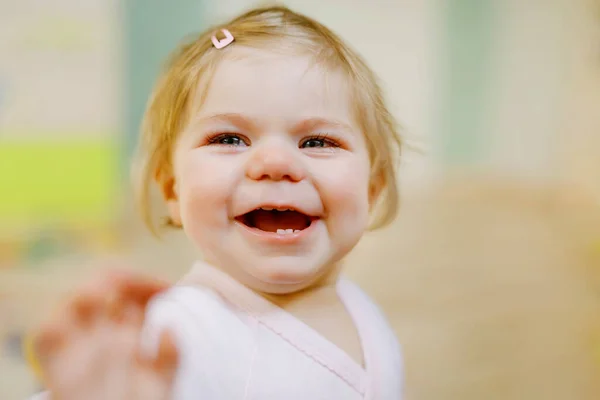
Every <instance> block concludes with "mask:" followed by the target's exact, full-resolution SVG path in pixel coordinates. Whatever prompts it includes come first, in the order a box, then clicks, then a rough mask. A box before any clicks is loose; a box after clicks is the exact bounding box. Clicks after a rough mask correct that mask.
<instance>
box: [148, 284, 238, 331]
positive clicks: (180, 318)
mask: <svg viewBox="0 0 600 400" xmlns="http://www.w3.org/2000/svg"><path fill="white" fill-rule="evenodd" d="M242 322H243V321H242V319H241V316H240V312H239V310H237V309H236V308H234V307H232V306H231V305H230V304H229V303H228V302H227V301H226V300H225V299H223V298H222V297H221V296H220V295H219V294H218V293H216V292H215V291H213V290H211V289H209V288H203V287H196V286H195V287H192V286H174V287H173V288H171V289H169V290H167V291H166V292H164V293H162V294H160V295H159V296H157V297H155V298H154V299H152V301H151V302H150V303H149V305H148V308H147V310H146V319H145V322H144V329H145V331H146V332H148V333H149V334H150V336H154V337H155V340H158V338H157V337H156V336H159V335H160V333H161V332H162V331H164V330H165V329H168V330H170V331H171V332H172V333H173V334H174V335H175V337H176V339H177V341H178V342H183V343H185V342H187V341H190V340H194V338H197V337H198V336H197V335H198V333H201V335H202V338H203V339H204V340H205V341H206V340H210V339H218V338H222V337H223V335H224V332H225V333H226V332H233V331H232V329H233V328H234V327H237V326H238V325H240V324H241V323H242Z"/></svg>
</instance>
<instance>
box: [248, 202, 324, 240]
mask: <svg viewBox="0 0 600 400" xmlns="http://www.w3.org/2000/svg"><path fill="white" fill-rule="evenodd" d="M316 219H317V218H316V217H311V216H310V215H306V214H304V213H302V212H300V211H296V210H292V209H272V208H268V207H262V208H258V209H256V210H252V211H250V212H248V213H246V214H244V215H241V216H239V217H237V218H236V220H237V221H239V222H241V223H242V224H244V225H246V226H247V227H249V228H253V229H258V230H261V231H263V232H271V233H277V234H279V235H285V234H294V233H299V232H301V231H303V230H304V229H306V228H308V227H309V226H310V225H311V224H312V222H313V221H314V220H316Z"/></svg>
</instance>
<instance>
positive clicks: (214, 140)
mask: <svg viewBox="0 0 600 400" xmlns="http://www.w3.org/2000/svg"><path fill="white" fill-rule="evenodd" d="M229 137H235V138H239V139H240V140H241V141H242V142H244V144H245V145H246V146H248V145H249V144H248V142H249V140H248V139H246V138H245V137H244V136H242V135H239V134H237V133H222V132H219V133H214V134H212V135H209V136H208V137H207V138H206V143H207V144H210V145H220V146H231V145H228V144H223V143H219V140H221V139H225V138H229Z"/></svg>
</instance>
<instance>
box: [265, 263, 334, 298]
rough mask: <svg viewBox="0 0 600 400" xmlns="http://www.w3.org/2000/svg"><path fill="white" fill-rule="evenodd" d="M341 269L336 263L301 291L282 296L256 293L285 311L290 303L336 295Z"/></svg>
mask: <svg viewBox="0 0 600 400" xmlns="http://www.w3.org/2000/svg"><path fill="white" fill-rule="evenodd" d="M341 269H342V265H341V262H340V263H336V264H335V265H334V266H332V267H330V268H329V269H328V270H327V271H328V272H327V273H325V274H323V276H321V277H319V278H318V279H317V280H316V281H315V282H313V283H312V284H311V285H309V286H307V287H305V288H303V289H302V290H298V291H295V292H291V293H282V294H273V293H264V292H257V293H258V294H260V295H261V296H262V297H264V298H265V299H267V300H269V301H270V302H272V303H273V304H275V305H277V306H279V307H281V308H284V309H285V308H287V307H288V306H289V305H291V304H292V303H299V302H302V301H303V300H309V301H310V300H311V299H313V298H315V297H317V298H321V297H322V296H323V295H327V294H330V293H336V285H337V281H338V279H339V276H340V272H341Z"/></svg>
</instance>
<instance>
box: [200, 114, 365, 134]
mask: <svg viewBox="0 0 600 400" xmlns="http://www.w3.org/2000/svg"><path fill="white" fill-rule="evenodd" d="M209 122H227V123H231V124H233V125H235V126H237V127H239V128H241V129H248V130H252V129H256V127H257V126H258V125H259V122H258V119H257V118H254V117H250V116H246V115H243V114H239V113H217V114H212V115H208V116H203V117H201V118H197V119H195V120H194V121H192V123H191V125H193V126H199V125H202V124H205V123H209ZM319 128H336V129H342V130H347V131H354V130H355V129H353V128H352V126H351V125H350V124H348V123H345V122H342V121H338V120H332V119H327V118H322V117H309V118H305V119H302V120H300V121H298V122H296V123H294V124H293V125H292V129H291V131H292V132H293V133H299V132H305V131H310V130H315V129H319Z"/></svg>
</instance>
